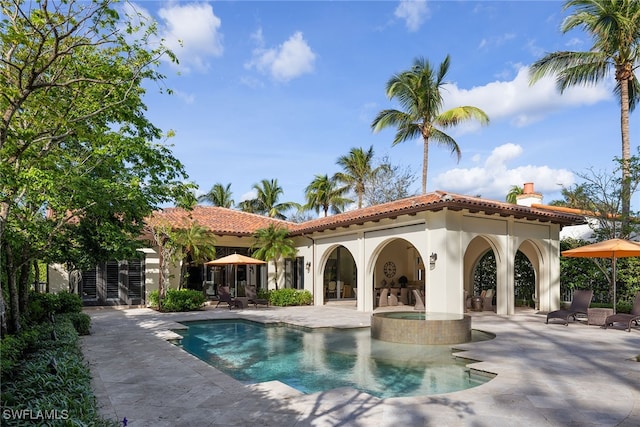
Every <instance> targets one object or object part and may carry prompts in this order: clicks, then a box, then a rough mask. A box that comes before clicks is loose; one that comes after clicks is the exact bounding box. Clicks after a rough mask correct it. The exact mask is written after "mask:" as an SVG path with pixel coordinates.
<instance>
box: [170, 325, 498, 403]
mask: <svg viewBox="0 0 640 427" xmlns="http://www.w3.org/2000/svg"><path fill="white" fill-rule="evenodd" d="M184 324H185V325H186V326H188V329H187V330H177V331H176V332H177V333H179V334H180V335H182V339H181V340H179V341H178V342H175V343H176V344H177V345H179V346H181V347H182V348H183V349H184V350H186V351H188V352H189V353H191V354H193V355H194V356H196V357H198V358H200V359H201V360H204V361H205V362H207V363H209V364H210V365H212V366H214V367H216V368H217V369H219V370H221V371H222V372H224V373H226V374H227V375H229V376H231V377H233V378H235V379H237V380H239V381H241V382H243V383H245V384H254V383H259V382H265V381H273V380H277V381H280V382H282V383H285V384H287V385H289V386H291V387H293V388H295V389H297V390H299V391H301V392H303V393H315V392H319V391H326V390H331V389H334V388H338V387H353V388H355V389H357V390H361V391H364V392H366V393H369V394H371V395H374V396H377V397H381V398H387V397H401V396H419V395H430V394H440V393H449V392H452V391H457V390H464V389H468V388H471V387H475V386H478V385H480V384H484V383H485V382H487V381H489V380H490V379H491V378H492V377H491V376H488V375H480V374H478V373H474V372H473V371H471V370H469V369H468V368H467V367H466V366H465V363H468V361H466V362H465V361H463V360H459V359H456V358H454V357H453V356H452V354H451V349H450V347H449V346H420V345H412V344H396V343H389V342H384V341H378V340H374V339H371V336H370V330H369V328H359V329H355V330H337V329H320V330H306V329H300V328H295V327H290V326H273V325H263V324H260V323H255V322H250V321H245V320H211V321H201V322H185V323H184ZM475 332H477V331H474V333H475ZM475 335H476V336H475V337H474V339H478V340H481V339H488V338H489V336H488V335H484V336H483V335H482V333H480V332H477V333H476V334H475Z"/></svg>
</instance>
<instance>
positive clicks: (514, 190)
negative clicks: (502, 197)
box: [506, 185, 524, 205]
mask: <svg viewBox="0 0 640 427" xmlns="http://www.w3.org/2000/svg"><path fill="white" fill-rule="evenodd" d="M523 193H524V189H523V188H522V187H520V186H519V185H512V186H511V188H510V189H509V192H508V193H507V199H506V200H507V203H513V204H514V205H515V204H516V203H518V196H519V195H521V194H523Z"/></svg>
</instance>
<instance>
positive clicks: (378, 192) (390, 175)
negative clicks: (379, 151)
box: [364, 156, 417, 206]
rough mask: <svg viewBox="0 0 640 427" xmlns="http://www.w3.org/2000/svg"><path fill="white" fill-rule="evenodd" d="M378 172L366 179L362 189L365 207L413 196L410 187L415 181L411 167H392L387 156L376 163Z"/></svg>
mask: <svg viewBox="0 0 640 427" xmlns="http://www.w3.org/2000/svg"><path fill="white" fill-rule="evenodd" d="M376 168H377V169H378V172H377V173H376V174H375V175H374V176H371V177H369V179H367V182H366V183H365V188H364V200H365V202H366V204H367V205H369V206H373V205H379V204H381V203H387V202H392V201H394V200H400V199H404V198H407V197H411V196H415V194H416V193H415V191H414V192H412V191H411V190H410V187H411V186H412V185H413V183H414V182H415V181H416V179H417V178H416V175H415V173H414V172H413V171H412V170H411V166H408V165H405V166H399V165H393V164H391V162H390V161H389V157H388V156H384V157H382V159H380V161H378V162H377V166H376Z"/></svg>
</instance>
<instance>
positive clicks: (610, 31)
mask: <svg viewBox="0 0 640 427" xmlns="http://www.w3.org/2000/svg"><path fill="white" fill-rule="evenodd" d="M569 8H574V13H573V14H572V15H569V16H567V18H565V20H564V22H563V23H562V26H561V30H562V32H563V33H566V32H568V31H570V30H572V29H574V28H582V29H583V30H585V31H586V32H587V33H589V35H590V36H591V37H592V40H593V46H592V47H591V49H589V51H587V52H573V51H561V52H554V53H550V54H548V55H546V56H545V57H544V58H542V59H540V60H539V61H536V62H535V63H534V64H533V65H532V66H531V69H530V82H531V84H534V83H536V82H537V81H538V80H540V79H541V78H542V77H544V76H546V75H555V76H556V83H557V86H558V88H559V89H560V92H561V93H562V92H564V91H565V90H566V89H567V88H569V87H571V86H575V85H589V84H590V85H593V84H596V83H598V82H599V81H601V80H603V79H604V78H606V77H607V76H609V75H611V71H613V74H614V77H615V80H616V85H615V89H614V91H615V94H616V96H617V97H618V98H619V99H620V130H621V136H622V162H623V167H622V179H623V182H624V185H623V191H622V193H623V194H622V218H623V227H624V226H625V224H628V221H629V213H630V208H631V190H630V185H629V183H628V182H627V181H628V178H629V176H630V174H629V160H630V158H631V148H630V147H631V142H630V135H629V113H630V112H631V111H633V110H634V108H635V107H636V105H637V104H638V101H640V82H639V81H638V78H637V76H636V75H635V71H636V70H637V69H638V67H639V66H640V2H638V1H637V0H568V1H566V2H565V4H564V7H563V9H564V10H567V9H569Z"/></svg>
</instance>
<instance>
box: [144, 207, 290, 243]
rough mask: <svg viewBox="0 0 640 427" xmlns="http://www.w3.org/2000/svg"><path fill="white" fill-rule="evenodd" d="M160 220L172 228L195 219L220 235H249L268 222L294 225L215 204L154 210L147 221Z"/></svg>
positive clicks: (184, 224)
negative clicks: (186, 208) (191, 208)
mask: <svg viewBox="0 0 640 427" xmlns="http://www.w3.org/2000/svg"><path fill="white" fill-rule="evenodd" d="M160 221H167V222H168V223H169V224H171V225H172V226H173V227H174V228H182V227H185V226H186V225H187V224H189V223H190V222H191V221H197V222H198V224H200V225H202V226H203V227H207V228H208V229H209V230H211V231H213V232H214V233H215V234H218V235H221V236H250V235H252V234H253V233H254V232H255V231H256V230H258V229H260V228H266V227H268V226H269V224H276V225H280V226H283V227H286V228H291V227H293V226H295V224H294V223H292V222H288V221H281V220H278V219H274V218H269V217H266V216H263V215H257V214H251V213H247V212H242V211H238V210H233V209H227V208H221V207H217V206H196V207H195V208H193V210H191V211H188V210H185V209H182V208H165V209H162V210H159V211H156V212H154V213H153V216H152V218H150V219H149V221H147V223H154V222H160Z"/></svg>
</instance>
